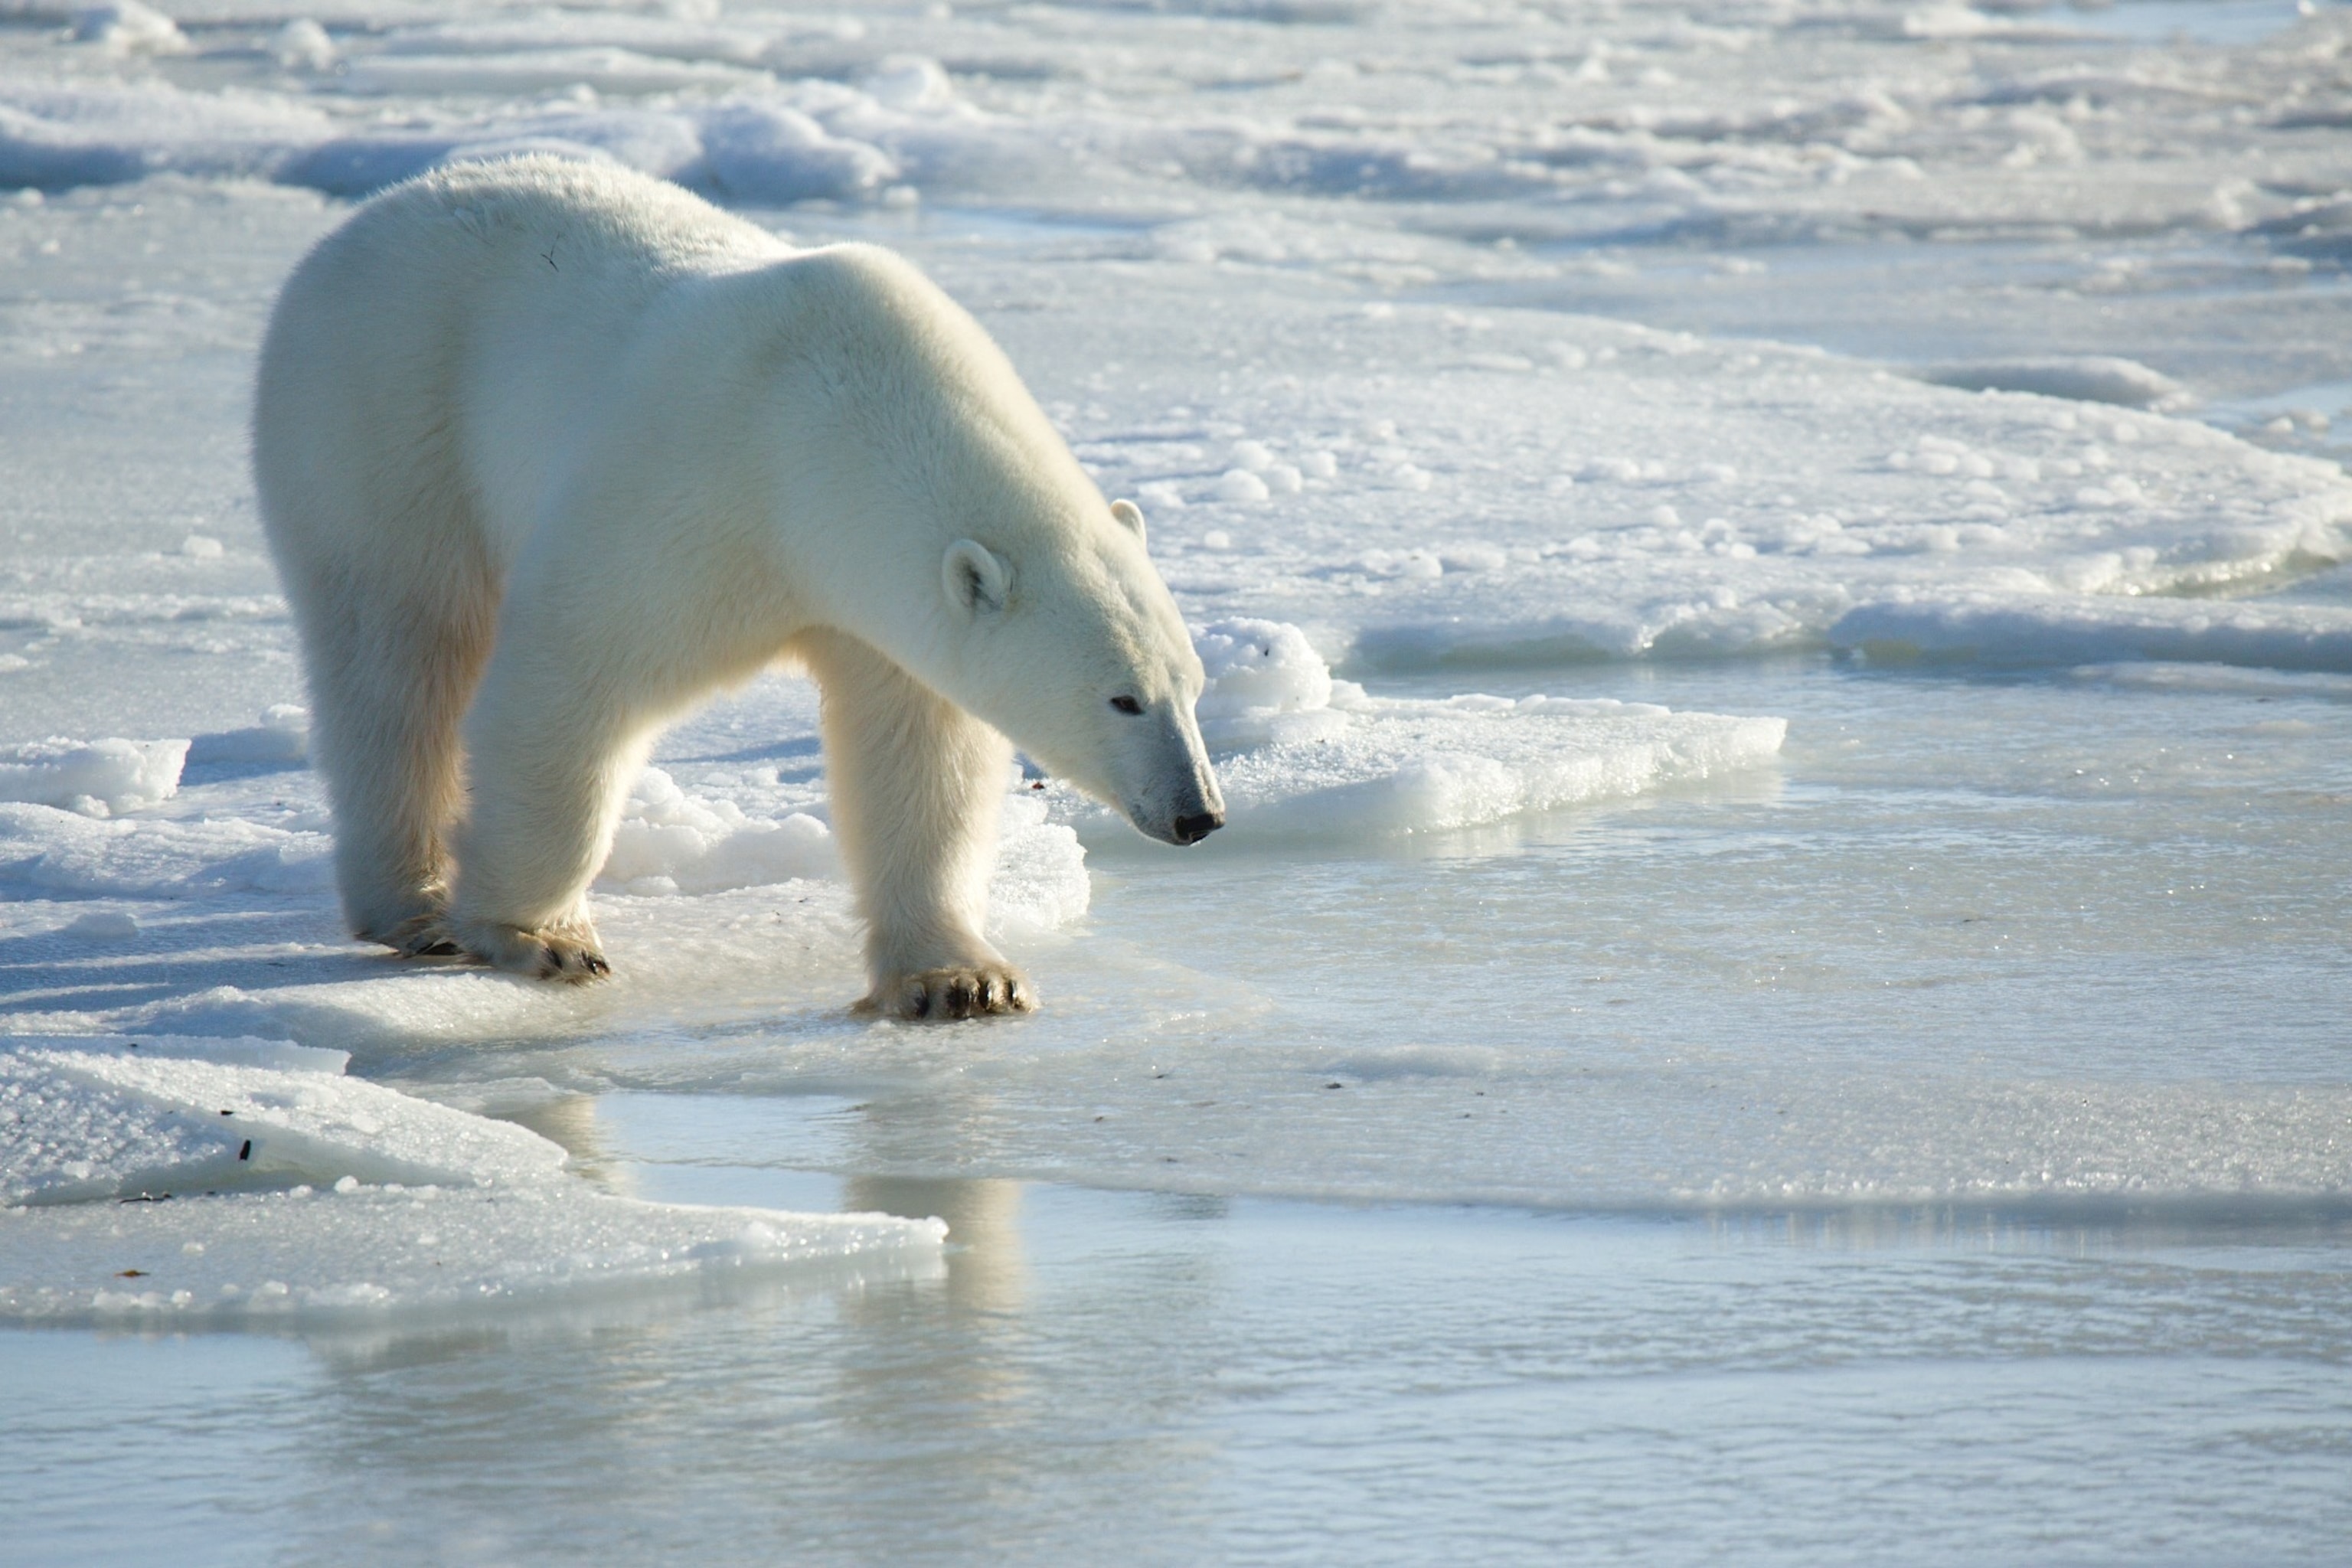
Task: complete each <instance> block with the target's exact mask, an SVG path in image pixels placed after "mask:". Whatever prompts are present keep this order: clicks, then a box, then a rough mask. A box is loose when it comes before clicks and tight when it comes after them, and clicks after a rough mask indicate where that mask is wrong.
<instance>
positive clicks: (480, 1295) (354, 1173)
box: [0, 1036, 944, 1321]
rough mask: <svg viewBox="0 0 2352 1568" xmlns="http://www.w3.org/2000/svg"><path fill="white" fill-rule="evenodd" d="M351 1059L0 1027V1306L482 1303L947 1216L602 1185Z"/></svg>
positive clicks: (927, 1241)
mask: <svg viewBox="0 0 2352 1568" xmlns="http://www.w3.org/2000/svg"><path fill="white" fill-rule="evenodd" d="M345 1060H346V1058H345V1057H344V1055H343V1053H341V1052H340V1051H329V1050H317V1049H311V1048H308V1047H300V1046H296V1045H290V1044H288V1043H287V1042H285V1041H282V1040H254V1039H234V1038H201V1037H169V1036H165V1037H146V1038H142V1039H140V1040H136V1041H134V1040H129V1039H123V1038H105V1037H59V1038H43V1037H22V1036H20V1037H9V1038H6V1039H5V1040H0V1255H5V1259H6V1265H5V1273H0V1320H16V1321H92V1320H96V1321H132V1320H138V1319H142V1318H152V1317H162V1318H168V1319H172V1320H174V1321H224V1320H227V1321H235V1320H251V1319H254V1318H264V1319H272V1318H274V1319H286V1318H291V1317H295V1316H299V1315H314V1314H318V1313H339V1312H359V1313H381V1312H389V1311H395V1310H397V1311H404V1312H409V1311H415V1310H420V1309H432V1308H436V1307H437V1308H447V1307H457V1306H479V1305H483V1304H486V1303H492V1302H496V1301H499V1300H519V1299H530V1298H534V1297H539V1296H543V1295H545V1294H547V1293H550V1292H551V1291H555V1290H560V1289H580V1288H583V1287H603V1288H611V1287H614V1286H616V1285H630V1284H644V1283H648V1282H655V1281H660V1280H664V1279H677V1278H680V1277H684V1276H690V1275H694V1274H696V1273H699V1272H708V1271H711V1270H718V1269H741V1268H764V1267H773V1266H776V1265H779V1264H785V1263H803V1262H807V1261H810V1260H814V1259H824V1258H835V1259H838V1258H851V1257H858V1256H863V1255H867V1254H873V1253H885V1254H887V1253H890V1252H893V1251H895V1250H897V1249H901V1248H912V1249H917V1250H923V1249H933V1248H936V1247H937V1246H938V1244H939V1241H940V1237H941V1236H942V1234H943V1231H944V1227H943V1226H940V1224H939V1223H938V1222H936V1221H930V1222H924V1221H908V1220H898V1219H889V1218H886V1217H883V1216H880V1215H826V1216H820V1217H810V1216H798V1215H780V1214H774V1213H770V1212H765V1211H755V1210H742V1209H732V1210H730V1209H706V1208H694V1207H683V1206H679V1205H658V1204H645V1203H637V1202H633V1201H631V1200H628V1199H625V1198H621V1197H614V1196H610V1195H606V1194H600V1193H597V1192H596V1191H594V1190H593V1189H592V1188H591V1187H589V1186H588V1185H587V1184H585V1183H584V1182H583V1181H582V1180H581V1179H580V1178H579V1177H577V1176H575V1175H572V1174H571V1173H569V1172H568V1170H567V1156H566V1155H565V1153H564V1152H563V1150H562V1148H560V1147H558V1146H557V1145H556V1144H554V1143H551V1142H548V1141H547V1140H546V1139H544V1138H541V1137H540V1136H539V1135H538V1134H537V1133H534V1132H530V1131H525V1130H524V1129H523V1128H521V1127H519V1126H516V1125H514V1124H513V1123H511V1122H505V1121H490V1120H488V1119H486V1118H484V1117H480V1116H475V1115H469V1114H467V1113H466V1112H464V1111H460V1110H451V1109H449V1108H447V1107H445V1106H441V1105H436V1104H434V1103H432V1102H430V1101H428V1100H418V1099H415V1098H413V1097H411V1096H408V1095H404V1094H401V1093H399V1092H397V1091H395V1090H393V1089H385V1088H383V1087H382V1086H380V1085H377V1084H373V1083H368V1082H365V1081H362V1080H360V1079H352V1078H347V1077H344V1076H343V1067H344V1063H345ZM320 1189H325V1190H324V1191H321V1190H320Z"/></svg>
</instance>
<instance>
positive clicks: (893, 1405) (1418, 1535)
mask: <svg viewBox="0 0 2352 1568" xmlns="http://www.w3.org/2000/svg"><path fill="white" fill-rule="evenodd" d="M1371 684H1372V686H1373V689H1374V691H1375V694H1386V695H1390V696H1400V697H1412V696H1428V695H1439V694H1452V693H1458V692H1461V691H1464V690H1470V689H1477V690H1484V691H1488V692H1492V693H1496V694H1498V695H1504V696H1521V695H1526V694H1529V693H1533V692H1538V691H1542V692H1550V693H1553V694H1572V695H1574V696H1577V697H1593V696H1609V697H1616V698H1620V699H1622V700H1628V701H1644V702H1655V703H1662V704H1664V705H1666V706H1668V707H1671V708H1673V709H1675V710H1677V711H1682V710H1711V711H1717V712H1727V713H1738V714H1775V715H1780V716H1783V717H1786V718H1787V719H1788V720H1789V721H1790V724H1789V732H1788V739H1787V742H1786V744H1785V746H1784V748H1783V750H1782V752H1781V754H1780V760H1779V761H1778V763H1774V764H1772V765H1769V766H1767V767H1763V768H1759V769H1748V770H1742V771H1738V772H1736V773H1731V774H1728V775H1726V776H1723V777H1719V778H1715V779H1710V780H1707V781H1705V782H1701V783H1697V784H1685V785H1680V786H1676V787H1675V788H1674V789H1671V790H1667V791H1664V792H1661V793H1656V794H1653V795H1647V796H1643V797H1641V798H1639V799H1637V800H1635V801H1632V802H1625V803H1620V804H1616V805H1609V806H1605V807H1598V808H1590V809H1585V810H1580V811H1577V812H1571V813H1563V814H1556V815H1551V816H1538V817H1533V818H1522V819H1519V820H1517V821H1515V822H1513V823H1511V824H1508V825H1507V826H1501V827H1496V828H1489V829H1485V830H1481V831H1478V832H1475V833H1468V834H1463V835H1421V836H1412V837H1404V838H1397V839H1388V840H1381V841H1377V842H1363V841H1358V840H1356V839H1354V838H1351V837H1349V836H1348V835H1346V834H1343V833H1335V834H1334V835H1333V836H1331V837H1328V838H1324V839H1318V838H1316V837H1313V836H1311V835H1309V836H1306V837H1296V838H1293V839H1289V840H1286V841H1283V842H1280V843H1274V844H1268V843H1259V844H1256V845H1252V844H1250V843H1248V842H1247V841H1246V840H1238V841H1235V842H1234V843H1232V844H1230V845H1226V844H1223V843H1220V842H1219V841H1218V840H1212V841H1211V842H1210V843H1209V844H1208V845H1206V846H1203V847H1202V848H1201V849H1199V850H1197V851H1193V852H1190V853H1186V854H1181V855H1179V854H1175V853H1172V852H1171V853H1161V852H1158V851H1155V850H1152V849H1150V847H1146V846H1142V845H1139V844H1136V845H1130V844H1129V843H1128V842H1127V841H1126V840H1125V839H1124V838H1122V837H1118V836H1116V835H1113V834H1111V833H1108V832H1105V833H1101V834H1098V835H1094V836H1093V837H1090V855H1089V865H1090V867H1091V868H1092V871H1093V875H1094V894H1093V904H1092V910H1091V913H1090V914H1089V915H1088V916H1087V919H1086V920H1085V921H1083V922H1081V923H1080V924H1079V925H1078V926H1076V927H1075V928H1071V929H1067V930H1066V931H1061V932H1059V933H1057V934H1045V935H1031V936H1027V937H1023V938H1019V939H1017V942H1018V945H1019V946H1020V947H1021V949H1022V952H1023V956H1024V958H1025V959H1026V960H1027V961H1028V962H1029V963H1030V964H1031V966H1032V969H1033V972H1034V974H1035V976H1036V978H1037V979H1038V981H1039V984H1040V985H1041V987H1042V988H1043V990H1044V993H1045V996H1046V998H1047V1003H1048V1005H1047V1009H1046V1011H1045V1012H1044V1013H1043V1014H1041V1015H1040V1016H1037V1017H1035V1018H1034V1019H1030V1020H1025V1021H1020V1022H1013V1023H992V1024H971V1025H958V1026H943V1027H908V1026H887V1025H870V1024H866V1023H863V1022H856V1021H851V1020H848V1019H846V1018H845V1017H844V1016H842V1015H840V1014H839V1013H838V1012H837V1011H835V1009H834V1008H833V1006H832V1005H831V1003H830V1002H829V1001H826V1000H824V998H822V997H819V996H815V995H805V996H798V997H797V998H796V999H794V1000H793V1001H791V1002H790V1003H788V1004H785V1005H779V1004H778V1003H777V1002H776V1001H774V999H773V998H772V996H770V995H769V994H766V993H764V992H761V990H760V989H759V987H758V984H757V983H756V982H753V981H750V980H747V981H746V983H745V984H746V989H745V991H744V993H743V994H742V995H741V996H740V997H733V998H730V997H729V996H727V995H725V994H717V995H712V996H709V997H707V998H705V999H704V1005H703V1007H702V1009H701V1011H700V1012H698V1013H697V1014H695V1015H694V1016H692V1018H691V1019H690V1021H686V1022H672V1023H670V1024H667V1025H665V1026H659V1027H654V1026H644V1025H642V1024H639V1023H629V1022H626V1021H625V1020H620V1021H618V1022H617V1024H616V1021H615V1020H611V1019H608V1020H606V1021H605V1022H604V1023H602V1024H598V1023H595V1022H593V1021H588V1022H585V1023H583V1026H581V1027H580V1028H578V1029H576V1030H574V1031H572V1032H569V1033H564V1032H558V1033H556V1034H554V1035H546V1034H542V1035H539V1036H535V1037H530V1038H523V1039H517V1040H515V1041H513V1042H512V1043H510V1044H508V1045H504V1046H496V1047H485V1046H483V1045H481V1044H479V1043H478V1042H475V1043H464V1044H460V1043H456V1042H452V1041H449V1040H446V1039H443V1040H437V1041H436V1040H431V1039H421V1040H416V1041H411V1042H408V1043H400V1042H397V1041H393V1040H389V1039H388V1040H386V1041H385V1042H383V1043H382V1044H380V1045H378V1046H375V1047H370V1048H366V1049H362V1050H361V1051H359V1052H358V1053H356V1055H355V1058H354V1060H353V1063H352V1071H353V1072H354V1073H355V1074H359V1075H362V1076H366V1077H371V1078H375V1079H380V1080H383V1081H387V1082H390V1083H393V1084H394V1085H396V1086H398V1087H400V1088H403V1089H408V1090H410V1091H412V1092H414V1093H417V1094H422V1095H425V1096H427V1097H430V1098H436V1099H440V1100H445V1101H447V1102H449V1103H454V1104H464V1105H470V1106H473V1107H475V1108H478V1109H488V1110H492V1111H493V1112H495V1113H498V1114H502V1115H505V1116H507V1117H509V1118H510V1119H512V1120H515V1121H520V1122H522V1123H523V1124H524V1125H526V1126H528V1127H530V1129H532V1130H533V1131H538V1132H540V1133H541V1134H544V1135H545V1136H547V1137H550V1138H552V1139H553V1140H555V1141H556V1142H558V1143H560V1144H562V1146H563V1147H564V1148H565V1149H566V1150H567V1151H568V1152H570V1154H571V1155H572V1160H573V1162H574V1163H575V1165H576V1167H577V1168H578V1169H579V1170H581V1171H582V1172H583V1173H585V1175H586V1177H587V1179H589V1180H591V1181H593V1182H594V1183H596V1184H601V1185H602V1186H604V1187H605V1188H607V1189H609V1190H612V1191H614V1192H616V1193H620V1194H627V1195H632V1196H635V1197H640V1198H646V1199H654V1200H659V1201H667V1202H684V1203H695V1204H722V1205H757V1206H763V1207H772V1208H782V1209H793V1210H847V1211H884V1212H889V1213H896V1214H900V1215H909V1216H929V1215H938V1216H940V1217H942V1218H944V1219H946V1220H947V1221H948V1222H949V1225H950V1242H949V1247H948V1250H947V1251H946V1252H945V1253H944V1254H943V1255H938V1256H926V1257H924V1258H916V1259H915V1260H913V1261H908V1259H906V1258H897V1259H894V1260H891V1261H888V1262H887V1263H886V1262H883V1261H878V1260H877V1261H869V1262H861V1261H860V1260H859V1259H858V1258H855V1257H853V1258H848V1259H846V1260H841V1261H835V1262H832V1263H827V1264H822V1265H816V1266H813V1267H811V1268H803V1269H801V1270H798V1271H794V1270H791V1269H769V1270H744V1271H741V1272H740V1274H735V1275H729V1274H726V1273H723V1272H722V1273H719V1274H708V1273H706V1274H703V1275H699V1276H696V1277H694V1278H692V1279H688V1280H684V1281H677V1282H673V1283H670V1284H668V1285H658V1284H646V1285H640V1286H635V1287H630V1288H626V1289H610V1290H606V1291H603V1292H594V1291H589V1292H580V1293H574V1294H572V1295H567V1296H563V1297H561V1298H559V1299H557V1300H556V1301H551V1302H550V1303H548V1304H545V1305H542V1306H541V1307H538V1308H530V1307H527V1306H526V1307H520V1308H507V1309H503V1310H496V1311H491V1310H478V1311H470V1312H469V1311H467V1310H464V1309H463V1308H450V1309H446V1310H438V1311H435V1312H422V1313H416V1314H412V1315H403V1316H394V1317H392V1318H389V1319H377V1320H367V1319H364V1318H351V1317H346V1318H344V1319H342V1320H340V1321H332V1322H330V1321H324V1320H320V1321H311V1322H307V1323H304V1322H289V1323H288V1324H287V1325H286V1326H285V1327H284V1328H283V1329H282V1330H280V1331H278V1332H276V1333H272V1334H264V1335H241V1334H203V1333H194V1334H184V1335H183V1334H161V1333H159V1334H154V1335H152V1336H150V1337H140V1336H138V1335H135V1334H128V1333H94V1332H91V1331H86V1330H53V1331H23V1330H18V1331H8V1332H6V1333H5V1334H0V1372H5V1376H6V1377H7V1379H8V1382H9V1385H10V1386H11V1387H12V1389H14V1390H16V1394H17V1397H16V1398H15V1399H13V1400H12V1401H11V1402H10V1403H11V1410H10V1414H9V1415H7V1416H6V1417H5V1418H0V1472H5V1473H7V1474H10V1475H13V1476H16V1477H18V1478H21V1479H20V1480H19V1481H18V1483H17V1484H16V1495H17V1497H18V1499H19V1502H18V1504H17V1506H16V1507H15V1508H14V1509H12V1510H11V1519H12V1522H11V1526H10V1535H11V1538H12V1550H14V1551H16V1552H22V1553H24V1554H25V1557H26V1561H31V1562H40V1563H104V1562H121V1561H133V1560H145V1559H151V1558H158V1557H161V1556H163V1555H165V1554H169V1555H170V1556H172V1557H173V1559H174V1560H181V1561H189V1562H194V1563H207V1562H215V1561H217V1562H222V1563H227V1562H231V1561H236V1562H251V1561H256V1560H259V1561H281V1562H325V1561H332V1562H337V1563H415V1562H446V1563H471V1562H481V1563H500V1562H518V1563H520V1562H545V1561H558V1560H562V1561H578V1562H586V1563H607V1562H610V1563H619V1562H645V1561H693V1562H698V1563H768V1562H792V1563H868V1562H879V1563H953V1562H1036V1563H1093V1562H1108V1561H1114V1560H1115V1561H1119V1562H1150V1563H1159V1562H1168V1563H1278V1562H1319V1561H1330V1560H1332V1559H1333V1558H1335V1557H1337V1556H1340V1555H1343V1554H1344V1555H1345V1556H1347V1557H1348V1558H1349V1559H1350V1560H1354V1561H1361V1562H1366V1563H1428V1562H1434V1561H1460V1562H1473V1561H1475V1562H1480V1563H1538V1562H1544V1563H1549V1562H1559V1561H1562V1560H1576V1561H1602V1562H1606V1561H1642V1562H1667V1563H1674V1562H1690V1563H1702V1562H1720V1561H1732V1560H1736V1561H1741V1562H1763V1563H1882V1562H1888V1561H1895V1560H1901V1561H1905V1562H1930V1563H1974V1562H1988V1561H1991V1562H2021V1561H2034V1562H2042V1561H2048V1562H2068V1563H2074V1562H2084V1563H2096V1562H2116V1563H2123V1562H2130V1563H2146V1562H2176V1561H2177V1562H2215V1561H2232V1560H2237V1561H2252V1560H2260V1561H2264V1562H2276V1563H2292V1562H2311V1563H2318V1562H2325V1561H2329V1560H2332V1559H2333V1558H2335V1557H2336V1555H2337V1554H2338V1552H2340V1546H2341V1542H2343V1540H2344V1539H2346V1536H2347V1531H2352V1494H2347V1491H2346V1490H2345V1489H2344V1487H2343V1485H2342V1480H2343V1475H2344V1458H2345V1454H2346V1452H2347V1447H2352V1375H2348V1374H2347V1371H2346V1365H2347V1352H2352V1309H2347V1305H2346V1303H2347V1300H2352V1289H2347V1288H2348V1287H2352V1278H2347V1277H2348V1276H2352V1209H2347V1205H2346V1202H2345V1198H2344V1194H2345V1193H2346V1192H2347V1190H2352V1073H2347V1065H2346V1057H2345V1045H2344V1040H2345V1033H2344V1025H2343V1019H2344V1017H2345V1016H2346V1010H2347V1009H2346V1004H2347V1000H2352V965H2347V957H2346V952H2345V947H2344V939H2343V932H2342V930H2341V910H2342V909H2343V901H2344V900H2343V893H2344V888H2343V877H2344V872H2343V869H2342V868H2343V867H2344V866H2346V865H2347V863H2352V858H2347V853H2346V851H2347V843H2346V839H2347V831H2352V830H2348V829H2347V812H2346V810H2345V804H2346V802H2347V800H2352V764H2348V763H2347V760H2346V759H2347V758H2352V746H2347V741H2352V679H2345V678H2340V677H2331V676H2326V675H2294V674H2277V673H2271V672H2262V671H2252V670H2232V669H2226V668H2215V667H2193V668H2192V667H2183V666H2168V665H2158V664H2139V665H2131V666H2115V667H2094V668H2074V669H2066V670H2058V671H2049V670H2042V671H2017V672H1999V671H1987V670H1984V669H1981V668H1967V667H1960V668H1928V667H1912V668H1872V667H1870V666H1868V665H1866V664H1864V663H1862V662H1860V661H1843V662H1836V661H1832V660H1830V659H1828V658H1791V659H1789V660H1786V661H1780V662H1769V663H1763V664H1755V663H1747V664H1725V663H1716V664H1691V665H1675V664H1669V663H1659V664H1653V665H1649V666H1644V667H1616V666H1607V667H1588V668H1574V669H1570V670H1566V671H1563V670H1560V669H1550V670H1544V671H1530V670H1516V671H1515V670H1507V669H1475V670H1464V669H1448V670H1445V671H1443V672H1440V673H1438V674H1433V675H1429V676H1423V677H1413V678H1410V679H1403V678H1394V679H1387V680H1384V681H1379V680H1376V681H1374V682H1372V683H1371ZM850 973H851V971H849V970H848V969H847V968H846V967H844V968H843V975H844V977H845V978H846V977H848V976H849V975H850ZM131 1266H135V1265H134V1264H126V1265H125V1267H131Z"/></svg>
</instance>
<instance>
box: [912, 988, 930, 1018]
mask: <svg viewBox="0 0 2352 1568" xmlns="http://www.w3.org/2000/svg"><path fill="white" fill-rule="evenodd" d="M913 1016H915V1017H918V1018H928V1017H929V1016H931V988H930V987H929V986H928V985H922V984H918V985H917V986H916V987H915V1011H914V1014H913Z"/></svg>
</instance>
